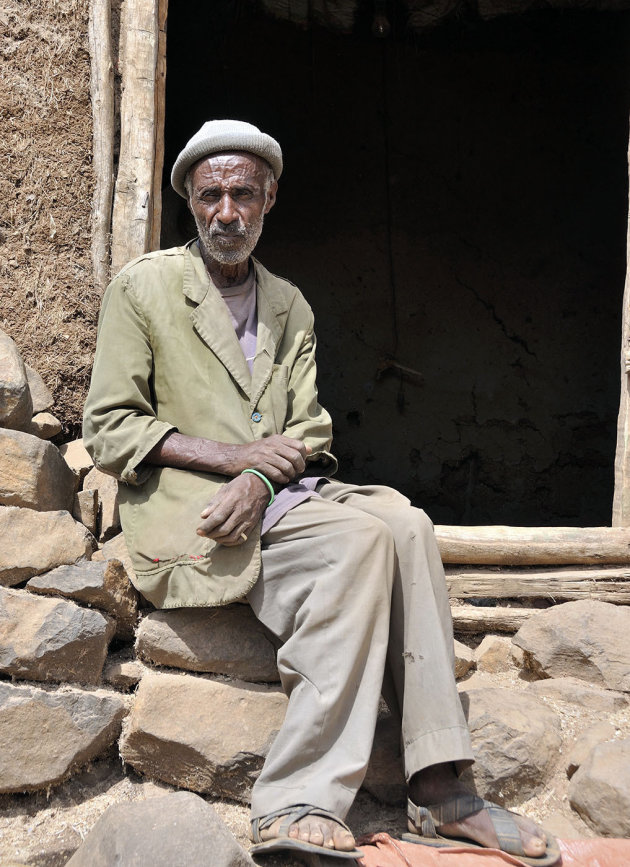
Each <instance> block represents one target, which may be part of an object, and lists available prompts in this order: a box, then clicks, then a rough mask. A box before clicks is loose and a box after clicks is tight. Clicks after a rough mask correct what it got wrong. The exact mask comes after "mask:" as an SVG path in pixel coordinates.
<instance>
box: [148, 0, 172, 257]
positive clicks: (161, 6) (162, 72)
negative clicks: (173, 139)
mask: <svg viewBox="0 0 630 867" xmlns="http://www.w3.org/2000/svg"><path fill="white" fill-rule="evenodd" d="M167 13H168V0H158V50H157V68H156V71H155V163H154V166H153V211H152V214H151V240H150V245H149V249H150V250H159V249H160V232H161V228H162V172H163V169H164V113H165V109H166V16H167Z"/></svg>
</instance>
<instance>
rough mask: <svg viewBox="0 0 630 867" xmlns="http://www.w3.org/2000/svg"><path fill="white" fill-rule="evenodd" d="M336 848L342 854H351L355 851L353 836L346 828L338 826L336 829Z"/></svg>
mask: <svg viewBox="0 0 630 867" xmlns="http://www.w3.org/2000/svg"><path fill="white" fill-rule="evenodd" d="M334 848H335V849H339V850H341V851H342V852H350V851H351V850H352V849H354V837H353V835H352V834H351V833H350V832H349V831H346V829H345V828H342V827H341V825H337V828H336V829H335V836H334Z"/></svg>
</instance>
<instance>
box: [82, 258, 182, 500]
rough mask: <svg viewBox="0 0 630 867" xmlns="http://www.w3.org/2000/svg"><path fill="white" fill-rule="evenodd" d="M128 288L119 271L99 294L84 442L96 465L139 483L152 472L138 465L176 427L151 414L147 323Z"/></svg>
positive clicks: (150, 374) (128, 283) (136, 483)
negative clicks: (100, 305)
mask: <svg viewBox="0 0 630 867" xmlns="http://www.w3.org/2000/svg"><path fill="white" fill-rule="evenodd" d="M132 289H133V286H132V280H131V277H130V276H129V275H128V274H127V273H125V272H123V273H122V274H119V275H118V276H117V277H116V278H114V280H113V281H112V283H111V284H110V285H109V287H108V289H107V291H106V293H105V296H104V299H103V306H102V308H101V315H100V318H99V325H98V337H97V342H96V354H95V358H94V367H93V370H92V381H91V384H90V390H89V393H88V396H87V400H86V404H85V410H84V417H83V442H84V445H85V447H86V449H87V450H88V452H89V453H90V455H91V457H92V459H93V461H94V464H95V466H97V467H98V469H100V470H102V471H103V472H106V473H109V474H110V475H114V476H116V477H117V478H118V479H120V480H121V481H123V482H127V483H129V484H132V485H139V484H142V483H143V482H145V481H146V479H147V478H148V477H149V476H150V474H151V472H152V468H151V467H150V466H146V465H143V466H142V467H139V464H140V463H141V462H142V460H143V458H144V457H145V456H146V455H147V454H148V453H149V452H150V451H151V449H152V448H153V447H154V446H155V445H156V444H157V443H158V442H159V441H160V440H161V439H162V438H163V437H164V436H165V435H166V434H167V433H169V431H173V430H176V429H177V428H176V427H175V426H174V425H172V424H168V423H167V422H163V421H160V420H159V419H158V418H157V417H156V414H155V409H154V406H153V402H152V397H151V376H152V371H153V353H152V350H151V343H150V335H149V328H148V326H147V322H146V319H145V317H144V315H143V313H142V310H141V309H140V308H139V306H138V305H137V304H136V303H134V299H133V297H132V295H133V291H132Z"/></svg>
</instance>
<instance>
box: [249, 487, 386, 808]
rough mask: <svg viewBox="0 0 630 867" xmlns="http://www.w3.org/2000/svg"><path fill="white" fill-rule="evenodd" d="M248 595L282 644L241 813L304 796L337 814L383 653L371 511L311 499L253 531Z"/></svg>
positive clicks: (378, 551)
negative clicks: (275, 699) (256, 545)
mask: <svg viewBox="0 0 630 867" xmlns="http://www.w3.org/2000/svg"><path fill="white" fill-rule="evenodd" d="M262 559H263V566H262V574H261V576H260V578H259V580H258V582H257V583H256V585H255V586H254V588H253V589H252V590H251V591H250V593H249V595H248V601H249V602H250V604H251V606H252V608H253V610H254V613H255V614H256V616H257V617H258V618H259V619H260V620H261V621H262V622H263V623H265V625H266V626H268V627H269V628H270V629H271V630H272V632H274V633H275V634H276V635H278V636H279V637H280V638H281V639H282V641H283V642H284V643H283V645H282V647H281V649H280V650H279V652H278V670H279V672H280V677H281V680H282V684H283V687H284V689H285V691H286V693H287V695H288V697H289V704H288V708H287V713H286V717H285V721H284V723H283V725H282V728H281V730H280V732H279V733H278V735H277V737H276V739H275V741H274V743H273V745H272V746H271V749H270V751H269V754H268V756H267V760H266V762H265V766H264V768H263V770H262V772H261V774H260V777H259V779H258V780H257V782H256V784H255V786H254V790H253V793H252V816H254V817H256V816H262V815H265V814H266V813H269V812H271V811H272V810H278V809H281V808H283V807H288V806H291V805H293V804H299V803H309V804H314V805H316V806H319V807H323V808H325V809H328V810H331V811H332V812H334V813H336V814H337V815H339V816H341V817H343V816H345V815H346V813H347V811H348V809H349V808H350V806H351V804H352V801H353V800H354V797H355V795H356V792H357V790H358V788H359V786H360V785H361V782H362V780H363V777H364V775H365V770H366V767H367V763H368V760H369V756H370V751H371V746H372V740H373V736H374V727H375V724H376V715H377V711H378V703H379V696H380V689H381V684H382V679H383V672H384V667H385V658H386V652H387V643H388V632H389V613H390V595H391V585H392V576H393V574H394V570H395V566H394V560H395V554H394V545H393V540H392V535H391V532H390V531H389V529H388V528H387V526H386V525H385V524H384V523H383V522H382V521H381V520H380V519H378V518H376V517H374V516H371V515H367V514H364V513H362V512H358V511H357V510H355V509H353V508H352V507H350V506H342V505H340V504H338V503H334V502H327V501H326V500H324V499H319V498H313V499H311V500H307V501H306V502H304V503H302V504H300V506H298V507H296V508H295V509H293V510H291V511H290V512H288V513H287V514H286V515H285V516H284V517H283V518H282V519H281V520H280V521H279V523H278V524H277V525H276V526H275V527H274V528H272V529H271V530H270V531H269V532H268V533H266V534H265V537H264V538H263V557H262Z"/></svg>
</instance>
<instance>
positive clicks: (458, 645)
mask: <svg viewBox="0 0 630 867" xmlns="http://www.w3.org/2000/svg"><path fill="white" fill-rule="evenodd" d="M474 667H475V652H474V650H471V648H470V647H468V646H467V645H465V644H462V642H461V641H457V639H455V677H456V679H457V680H459V678H460V677H465V676H466V675H467V674H468V672H469V671H470V669H471V668H474Z"/></svg>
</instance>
